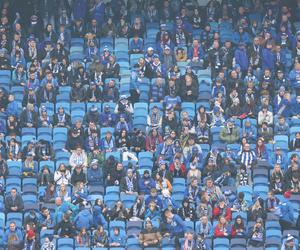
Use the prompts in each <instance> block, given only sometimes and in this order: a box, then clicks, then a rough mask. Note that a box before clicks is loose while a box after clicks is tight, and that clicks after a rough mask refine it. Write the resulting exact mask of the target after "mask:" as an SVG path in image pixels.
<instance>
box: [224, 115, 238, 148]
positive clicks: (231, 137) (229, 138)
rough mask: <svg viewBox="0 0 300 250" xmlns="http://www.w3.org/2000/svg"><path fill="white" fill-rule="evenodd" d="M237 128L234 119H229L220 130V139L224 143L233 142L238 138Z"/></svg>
mask: <svg viewBox="0 0 300 250" xmlns="http://www.w3.org/2000/svg"><path fill="white" fill-rule="evenodd" d="M239 137H240V135H239V131H238V128H236V127H235V124H234V120H233V119H229V120H228V122H227V126H226V127H224V128H222V130H221V131H220V139H221V140H222V141H225V142H226V143H234V142H236V141H237V140H238V139H239Z"/></svg>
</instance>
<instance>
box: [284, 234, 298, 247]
mask: <svg viewBox="0 0 300 250" xmlns="http://www.w3.org/2000/svg"><path fill="white" fill-rule="evenodd" d="M296 242H297V241H296V239H295V238H294V236H293V235H291V234H288V235H287V236H286V237H285V238H284V239H283V242H282V245H281V250H288V249H292V250H294V249H297V245H296V244H297V243H296Z"/></svg>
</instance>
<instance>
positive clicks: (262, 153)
mask: <svg viewBox="0 0 300 250" xmlns="http://www.w3.org/2000/svg"><path fill="white" fill-rule="evenodd" d="M256 157H257V159H258V160H268V157H269V156H268V151H267V149H266V146H265V142H264V139H263V138H258V140H257V143H256Z"/></svg>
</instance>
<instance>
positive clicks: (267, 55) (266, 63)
mask: <svg viewBox="0 0 300 250" xmlns="http://www.w3.org/2000/svg"><path fill="white" fill-rule="evenodd" d="M275 61H276V57H275V54H274V53H273V52H272V51H271V50H270V49H267V48H264V49H263V50H262V69H263V70H265V69H270V70H271V71H274V69H275Z"/></svg>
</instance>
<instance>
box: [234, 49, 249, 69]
mask: <svg viewBox="0 0 300 250" xmlns="http://www.w3.org/2000/svg"><path fill="white" fill-rule="evenodd" d="M234 57H235V62H236V64H239V65H240V66H241V70H242V71H246V70H247V69H248V66H249V62H248V56H247V52H246V50H245V49H240V48H237V49H236V50H235V52H234Z"/></svg>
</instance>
